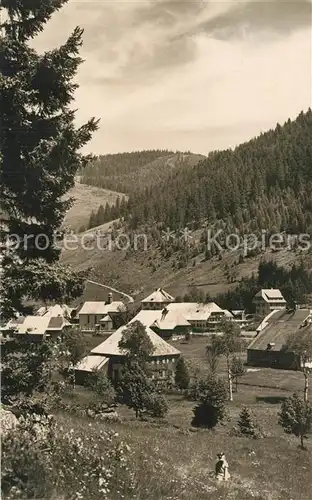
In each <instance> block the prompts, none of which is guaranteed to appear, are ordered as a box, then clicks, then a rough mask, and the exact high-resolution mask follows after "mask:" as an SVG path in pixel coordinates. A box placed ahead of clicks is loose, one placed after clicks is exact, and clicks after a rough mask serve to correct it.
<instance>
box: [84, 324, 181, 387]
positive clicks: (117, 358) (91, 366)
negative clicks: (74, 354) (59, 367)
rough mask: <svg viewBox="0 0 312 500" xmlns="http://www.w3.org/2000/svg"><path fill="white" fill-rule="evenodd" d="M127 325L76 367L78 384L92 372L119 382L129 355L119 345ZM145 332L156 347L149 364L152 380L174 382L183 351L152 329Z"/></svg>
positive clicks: (147, 328)
mask: <svg viewBox="0 0 312 500" xmlns="http://www.w3.org/2000/svg"><path fill="white" fill-rule="evenodd" d="M128 326H129V325H126V326H122V327H120V328H118V330H116V331H115V332H114V333H112V335H110V336H109V337H108V338H107V339H106V340H105V341H104V342H102V343H101V344H100V345H98V346H97V347H95V348H94V349H92V351H91V353H90V354H89V355H88V356H86V357H85V358H83V359H82V360H81V362H80V363H78V364H77V366H76V369H75V373H76V382H77V384H83V383H84V381H85V379H86V377H87V376H88V374H90V373H92V371H93V370H101V371H102V372H103V373H106V374H107V376H108V377H109V378H110V379H111V380H113V381H117V380H118V377H119V374H120V370H121V369H122V365H123V362H124V359H125V356H126V352H124V351H122V350H121V349H120V348H119V345H118V344H119V342H120V340H121V338H122V334H123V332H124V330H125V329H126V328H127V327H128ZM145 330H146V333H147V335H148V337H149V338H150V340H151V342H152V344H153V346H154V351H153V353H152V355H151V358H150V363H149V368H150V370H151V378H152V379H153V380H158V381H162V382H168V383H171V382H173V380H174V372H175V366H176V362H177V360H178V358H179V357H180V354H181V353H180V351H178V349H176V348H175V347H173V346H171V345H170V344H168V343H167V342H166V341H165V340H163V339H162V338H161V337H160V336H159V335H157V334H156V333H155V332H154V331H153V330H152V329H151V328H149V327H146V328H145Z"/></svg>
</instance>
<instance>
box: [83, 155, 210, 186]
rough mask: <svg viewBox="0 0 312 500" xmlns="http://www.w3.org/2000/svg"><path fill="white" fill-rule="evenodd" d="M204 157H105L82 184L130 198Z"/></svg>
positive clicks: (89, 168) (92, 165)
mask: <svg viewBox="0 0 312 500" xmlns="http://www.w3.org/2000/svg"><path fill="white" fill-rule="evenodd" d="M203 158H205V157H204V156H203V155H194V154H191V153H174V152H172V151H167V150H164V151H163V150H153V151H137V152H134V153H121V154H114V155H103V156H99V157H98V158H96V159H95V160H94V161H93V162H91V163H90V164H89V165H88V166H87V167H86V168H85V169H84V171H83V174H82V179H81V182H84V183H85V184H90V185H92V186H97V187H102V188H105V189H112V190H115V191H120V192H122V193H127V194H131V193H134V192H136V190H137V189H138V187H140V189H144V188H148V187H152V186H154V185H156V184H158V183H160V182H163V181H164V179H166V178H167V177H168V175H170V174H171V173H172V172H173V171H175V170H178V169H179V168H181V167H193V166H194V165H196V164H197V163H198V162H199V161H200V160H202V159H203Z"/></svg>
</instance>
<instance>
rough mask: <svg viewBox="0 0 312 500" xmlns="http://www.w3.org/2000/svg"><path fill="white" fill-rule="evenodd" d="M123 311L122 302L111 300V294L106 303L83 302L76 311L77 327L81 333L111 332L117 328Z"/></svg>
mask: <svg viewBox="0 0 312 500" xmlns="http://www.w3.org/2000/svg"><path fill="white" fill-rule="evenodd" d="M125 309H126V307H125V305H124V303H123V302H121V301H113V300H112V294H109V299H108V301H107V302H103V301H93V302H89V301H88V302H85V303H84V304H83V306H82V308H81V309H80V311H78V317H79V327H80V329H81V330H83V331H96V330H98V331H105V332H111V331H113V330H116V328H118V326H119V325H118V320H120V316H121V315H122V313H123V312H124V311H125Z"/></svg>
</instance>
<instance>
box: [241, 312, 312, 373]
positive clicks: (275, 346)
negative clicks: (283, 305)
mask: <svg viewBox="0 0 312 500" xmlns="http://www.w3.org/2000/svg"><path fill="white" fill-rule="evenodd" d="M311 320H312V314H311V310H310V309H294V310H287V309H283V310H280V311H278V310H276V311H274V312H273V313H272V312H271V313H270V314H269V315H268V316H267V318H266V320H264V326H263V328H262V329H261V330H260V331H258V333H257V336H256V337H255V338H254V339H253V340H252V342H251V343H250V345H249V346H248V349H247V364H248V365H250V366H265V367H271V368H280V369H285V370H287V369H288V370H296V369H298V368H299V366H300V363H299V362H298V361H299V360H298V359H297V357H296V356H295V355H294V353H293V352H290V351H288V350H287V349H286V348H285V345H286V342H287V340H288V338H289V336H290V335H292V334H298V335H301V334H302V333H303V332H306V334H308V332H309V330H310V329H311V328H310V321H311Z"/></svg>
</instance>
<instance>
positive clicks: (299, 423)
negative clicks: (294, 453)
mask: <svg viewBox="0 0 312 500" xmlns="http://www.w3.org/2000/svg"><path fill="white" fill-rule="evenodd" d="M279 424H280V425H281V426H282V427H283V429H284V431H285V432H286V433H287V434H294V435H295V436H297V437H299V439H300V445H301V448H302V449H304V439H306V438H307V434H309V433H311V430H312V406H311V405H310V403H309V402H308V401H304V400H303V399H301V398H300V397H299V395H298V394H297V393H294V394H293V396H292V397H291V398H287V399H285V401H283V403H282V407H281V411H280V413H279Z"/></svg>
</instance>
